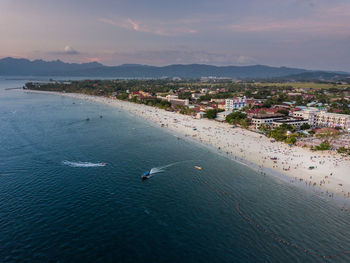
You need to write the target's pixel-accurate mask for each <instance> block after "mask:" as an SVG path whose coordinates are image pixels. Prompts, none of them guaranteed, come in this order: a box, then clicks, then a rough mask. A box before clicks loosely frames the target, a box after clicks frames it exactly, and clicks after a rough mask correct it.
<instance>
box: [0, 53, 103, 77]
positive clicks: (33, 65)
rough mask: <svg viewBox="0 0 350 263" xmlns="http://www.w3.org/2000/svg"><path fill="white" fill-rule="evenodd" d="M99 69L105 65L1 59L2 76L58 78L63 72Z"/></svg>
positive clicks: (0, 73) (0, 72) (0, 70)
mask: <svg viewBox="0 0 350 263" xmlns="http://www.w3.org/2000/svg"><path fill="white" fill-rule="evenodd" d="M99 67H103V65H102V64H100V63H97V62H92V63H83V64H77V63H64V62H62V61H60V60H55V61H44V60H33V61H30V60H28V59H24V58H10V57H8V58H3V59H0V75H6V76H28V75H31V76H50V75H55V76H57V75H59V74H60V73H61V72H71V71H79V70H86V69H91V68H99Z"/></svg>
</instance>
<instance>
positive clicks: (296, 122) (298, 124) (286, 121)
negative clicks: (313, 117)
mask: <svg viewBox="0 0 350 263" xmlns="http://www.w3.org/2000/svg"><path fill="white" fill-rule="evenodd" d="M282 124H290V125H293V126H294V127H295V128H296V129H297V130H300V127H301V126H302V125H303V124H309V120H307V119H296V118H291V117H287V118H283V119H280V120H278V119H276V120H273V121H272V127H273V128H277V127H279V126H281V125H282Z"/></svg>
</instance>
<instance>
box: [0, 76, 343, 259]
mask: <svg viewBox="0 0 350 263" xmlns="http://www.w3.org/2000/svg"><path fill="white" fill-rule="evenodd" d="M26 81H28V80H27V79H23V78H5V77H2V78H0V262H152V263H153V262H350V254H349V253H350V230H349V226H350V212H349V211H344V210H343V209H341V205H340V204H339V203H337V202H335V201H334V200H329V199H325V198H322V197H320V196H319V195H317V194H315V193H313V192H312V191H307V190H306V189H302V188H300V187H297V186H295V185H293V184H290V183H288V182H286V181H284V180H280V179H279V178H277V177H275V176H270V175H266V176H264V175H262V174H261V173H259V172H257V171H255V170H253V169H251V168H250V167H249V166H246V165H244V164H241V163H238V162H234V161H232V160H229V159H227V158H225V157H224V156H222V155H219V154H217V153H216V152H215V151H213V150H211V149H209V148H207V147H205V146H202V145H200V144H198V143H192V142H191V141H189V140H187V139H185V138H182V137H179V136H177V135H176V134H173V133H170V132H168V131H166V130H165V128H161V127H156V126H154V125H151V124H150V123H148V122H147V121H145V120H143V119H141V118H139V117H136V116H134V115H131V114H129V113H128V112H125V111H123V110H120V109H117V108H113V107H109V106H107V105H102V104H97V103H92V102H87V101H83V100H79V99H74V98H69V97H63V96H56V95H51V94H37V93H26V92H23V91H22V90H20V89H12V88H17V87H22V86H23V85H24V83H25V82H26ZM195 166H199V167H201V168H202V170H199V169H197V168H195ZM151 169H152V172H153V173H152V175H151V177H150V178H149V179H148V180H145V181H142V180H141V175H142V174H143V173H144V172H146V171H150V170H151Z"/></svg>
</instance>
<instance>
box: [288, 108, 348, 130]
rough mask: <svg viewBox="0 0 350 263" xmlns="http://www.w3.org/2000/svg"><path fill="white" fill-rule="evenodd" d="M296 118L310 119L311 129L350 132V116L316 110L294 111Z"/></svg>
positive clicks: (293, 114)
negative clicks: (327, 128) (338, 129)
mask: <svg viewBox="0 0 350 263" xmlns="http://www.w3.org/2000/svg"><path fill="white" fill-rule="evenodd" d="M292 116H293V117H295V118H303V119H308V121H309V125H310V126H311V127H332V128H335V127H340V128H342V129H344V130H348V131H350V115H346V114H338V113H331V112H325V111H320V110H318V109H316V108H309V109H304V110H301V111H294V112H293V113H292Z"/></svg>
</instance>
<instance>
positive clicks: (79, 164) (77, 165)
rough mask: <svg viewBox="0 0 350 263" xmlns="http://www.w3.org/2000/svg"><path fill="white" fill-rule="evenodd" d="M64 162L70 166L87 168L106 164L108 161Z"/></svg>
mask: <svg viewBox="0 0 350 263" xmlns="http://www.w3.org/2000/svg"><path fill="white" fill-rule="evenodd" d="M62 164H63V165H67V166H70V167H85V168H89V167H103V166H106V163H90V162H70V161H63V162H62Z"/></svg>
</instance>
